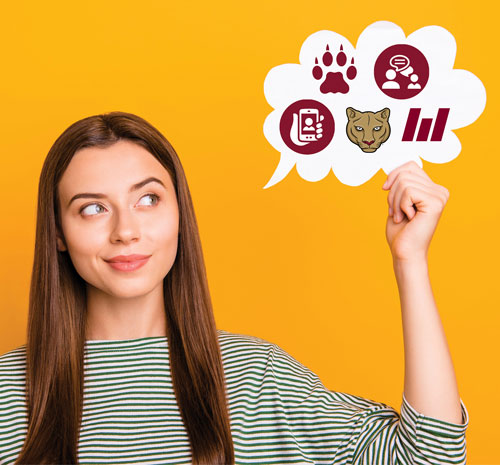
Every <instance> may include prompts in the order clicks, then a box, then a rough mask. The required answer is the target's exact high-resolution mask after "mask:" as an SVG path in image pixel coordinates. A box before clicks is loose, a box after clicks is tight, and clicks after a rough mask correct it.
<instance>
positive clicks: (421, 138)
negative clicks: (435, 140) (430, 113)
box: [417, 118, 432, 142]
mask: <svg viewBox="0 0 500 465" xmlns="http://www.w3.org/2000/svg"><path fill="white" fill-rule="evenodd" d="M431 125H432V118H422V121H421V123H420V128H419V129H418V134H417V142H426V141H427V138H428V137H429V131H430V130H431Z"/></svg>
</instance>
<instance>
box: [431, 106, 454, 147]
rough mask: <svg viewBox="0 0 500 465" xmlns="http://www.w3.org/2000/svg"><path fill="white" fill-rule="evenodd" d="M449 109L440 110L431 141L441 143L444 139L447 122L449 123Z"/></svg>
mask: <svg viewBox="0 0 500 465" xmlns="http://www.w3.org/2000/svg"><path fill="white" fill-rule="evenodd" d="M449 113H450V109H449V108H440V109H439V110H438V114H437V116H436V124H435V125H434V130H433V131H432V136H431V141H434V142H440V141H441V140H442V139H443V133H444V128H445V126H446V121H448V114H449Z"/></svg>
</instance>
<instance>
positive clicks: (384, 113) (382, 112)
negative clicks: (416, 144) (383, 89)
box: [379, 108, 391, 120]
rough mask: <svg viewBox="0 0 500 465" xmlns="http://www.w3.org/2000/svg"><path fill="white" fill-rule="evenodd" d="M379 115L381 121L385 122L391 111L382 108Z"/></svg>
mask: <svg viewBox="0 0 500 465" xmlns="http://www.w3.org/2000/svg"><path fill="white" fill-rule="evenodd" d="M379 113H380V116H381V117H382V118H383V119H386V120H387V119H389V115H390V114H391V110H389V108H384V109H383V110H380V111H379Z"/></svg>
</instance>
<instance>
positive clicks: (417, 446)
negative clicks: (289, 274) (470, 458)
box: [270, 344, 469, 465]
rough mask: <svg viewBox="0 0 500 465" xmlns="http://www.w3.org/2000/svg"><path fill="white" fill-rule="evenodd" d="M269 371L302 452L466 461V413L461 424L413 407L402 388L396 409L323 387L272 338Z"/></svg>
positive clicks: (313, 456)
mask: <svg viewBox="0 0 500 465" xmlns="http://www.w3.org/2000/svg"><path fill="white" fill-rule="evenodd" d="M273 346H274V348H273V350H272V351H271V355H270V356H271V359H272V360H271V364H272V372H273V376H274V377H275V381H276V389H277V392H278V397H279V399H280V402H281V403H282V406H283V409H284V411H285V414H286V417H287V422H288V425H289V428H290V431H291V434H292V435H293V436H294V437H295V439H296V441H297V442H298V444H299V446H300V447H301V450H302V451H303V452H304V458H307V459H310V460H313V461H314V463H329V464H345V465H347V464H350V465H365V464H366V465H374V464H377V465H409V464H421V465H427V464H430V465H444V464H454V465H465V464H466V440H465V431H466V429H467V426H468V424H469V414H468V412H467V409H466V407H465V404H464V403H463V401H462V400H461V399H460V404H461V409H462V420H463V424H455V423H451V422H448V421H443V420H439V419H437V418H433V417H430V416H426V415H423V414H421V413H419V412H417V411H416V410H415V409H414V408H413V407H412V406H411V405H410V403H409V402H408V401H407V399H406V397H405V396H404V393H403V400H402V404H401V413H398V412H397V411H396V410H395V409H394V408H392V407H390V406H388V405H386V404H384V403H381V402H376V401H373V400H370V399H365V398H362V397H359V396H356V395H353V394H347V393H343V392H335V391H331V390H328V389H326V388H325V386H324V385H323V384H322V383H321V381H320V379H319V378H318V376H317V375H315V374H314V373H313V372H312V371H311V370H309V369H308V368H306V367H305V366H303V365H302V364H301V363H300V362H298V361H297V360H295V359H294V358H293V357H292V356H290V355H289V354H288V353H286V352H285V351H284V350H282V349H281V348H280V347H279V346H277V345H275V344H273Z"/></svg>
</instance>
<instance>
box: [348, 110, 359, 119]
mask: <svg viewBox="0 0 500 465" xmlns="http://www.w3.org/2000/svg"><path fill="white" fill-rule="evenodd" d="M357 112H358V111H357V110H355V109H354V108H352V107H349V108H347V109H346V113H347V118H349V119H353V118H354V117H355V116H356V113H357Z"/></svg>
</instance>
